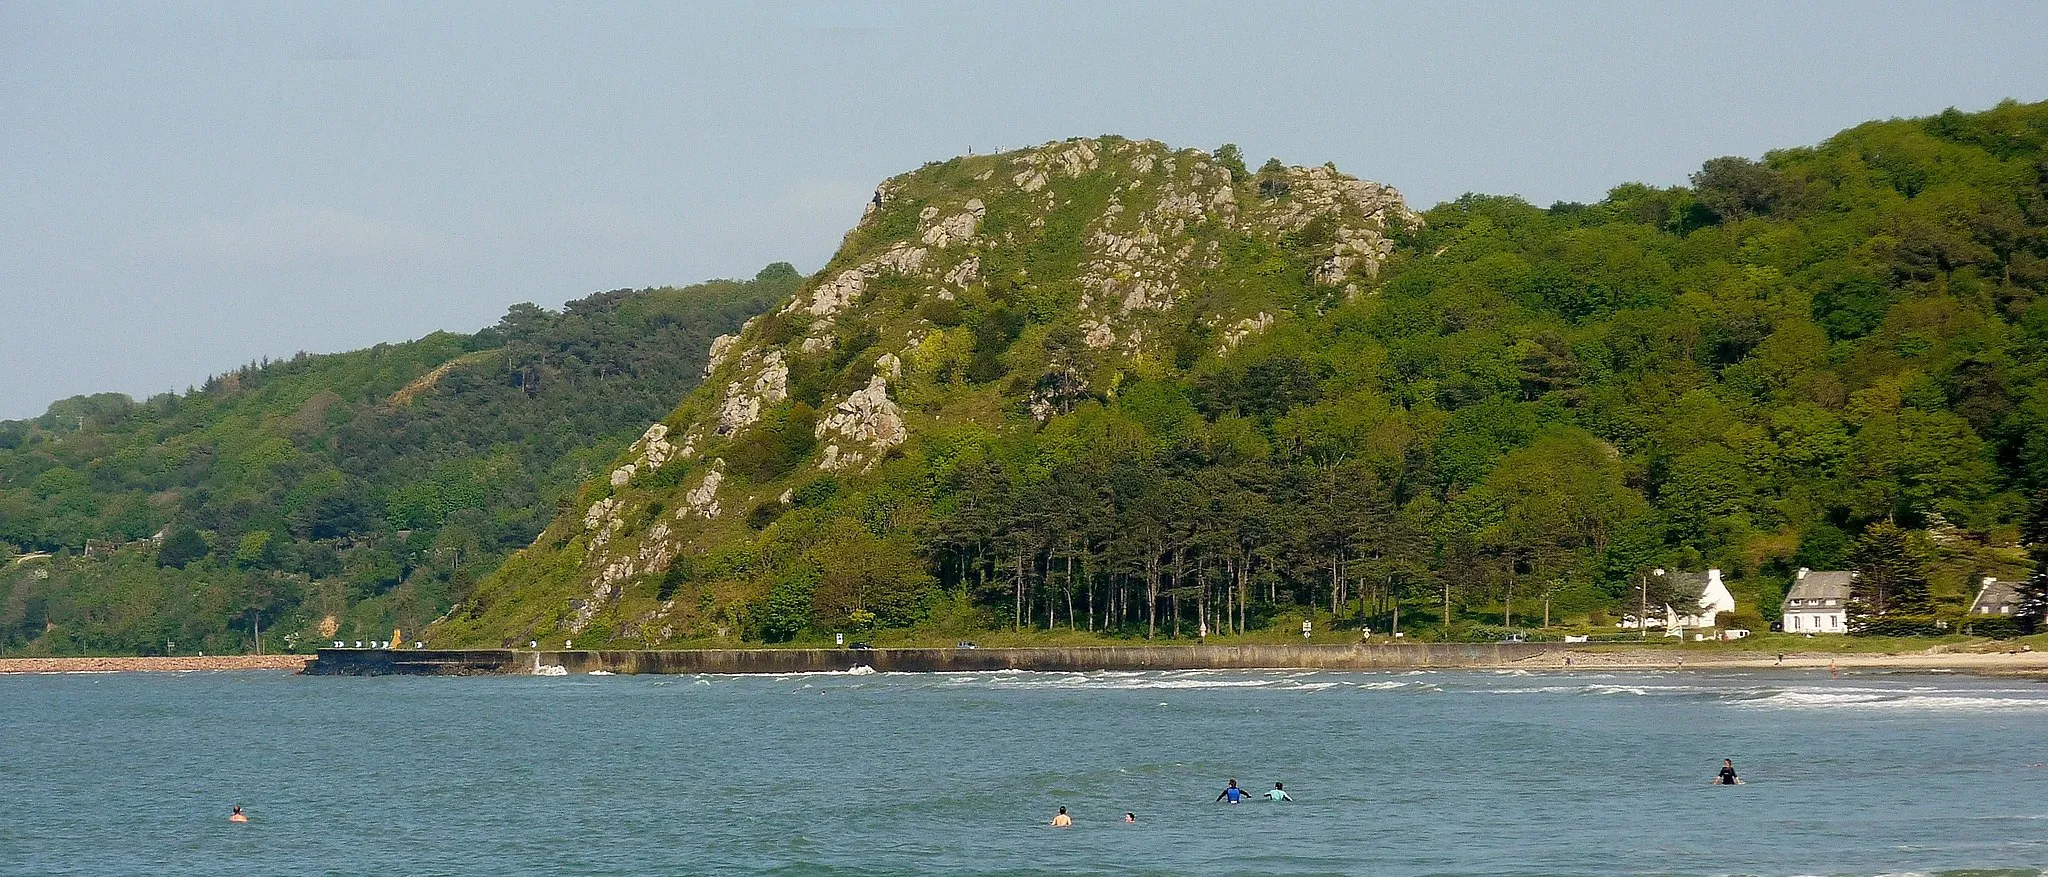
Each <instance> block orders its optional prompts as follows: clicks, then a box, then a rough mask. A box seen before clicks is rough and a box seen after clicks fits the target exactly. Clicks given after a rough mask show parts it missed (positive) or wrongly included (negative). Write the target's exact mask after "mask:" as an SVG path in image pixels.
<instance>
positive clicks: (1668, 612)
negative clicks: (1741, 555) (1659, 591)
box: [1656, 569, 1735, 630]
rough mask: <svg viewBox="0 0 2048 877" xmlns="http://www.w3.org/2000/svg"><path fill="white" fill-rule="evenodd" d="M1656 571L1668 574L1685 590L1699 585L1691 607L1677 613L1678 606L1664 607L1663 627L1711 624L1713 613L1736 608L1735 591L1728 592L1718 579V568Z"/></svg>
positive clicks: (1678, 627)
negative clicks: (1700, 571) (1698, 596)
mask: <svg viewBox="0 0 2048 877" xmlns="http://www.w3.org/2000/svg"><path fill="white" fill-rule="evenodd" d="M1656 574H1657V575H1660V576H1664V575H1668V576H1669V577H1670V580H1671V581H1672V582H1674V583H1676V584H1677V585H1678V586H1679V587H1680V588H1682V589H1683V590H1685V591H1691V590H1692V589H1693V588H1695V587H1697V588H1699V592H1700V599H1699V602H1698V603H1697V604H1696V605H1694V606H1693V607H1691V608H1689V609H1687V610H1686V612H1685V614H1683V615H1681V614H1679V611H1678V610H1677V609H1674V608H1672V607H1670V606H1666V607H1664V627H1665V629H1666V630H1681V629H1683V628H1687V627H1713V626H1714V618H1715V616H1718V615H1720V614H1721V613H1723V612H1733V611H1735V595H1734V594H1730V593H1728V586H1727V585H1724V584H1722V583H1721V571H1720V570H1718V569H1710V570H1707V571H1706V572H1704V573H1697V572H1674V573H1666V572H1665V571H1663V570H1661V569H1660V570H1657V572H1656Z"/></svg>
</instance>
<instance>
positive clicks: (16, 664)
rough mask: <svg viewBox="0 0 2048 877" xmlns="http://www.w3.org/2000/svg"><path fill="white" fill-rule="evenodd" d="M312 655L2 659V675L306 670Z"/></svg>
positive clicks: (0, 667)
mask: <svg viewBox="0 0 2048 877" xmlns="http://www.w3.org/2000/svg"><path fill="white" fill-rule="evenodd" d="M312 659H313V656H311V655H213V656H208V657H204V658H201V657H197V656H194V657H174V658H0V673H134V672H153V673H181V672H187V671H191V670H290V671H293V672H297V671H298V670H301V669H304V668H305V666H306V662H307V661H310V660H312Z"/></svg>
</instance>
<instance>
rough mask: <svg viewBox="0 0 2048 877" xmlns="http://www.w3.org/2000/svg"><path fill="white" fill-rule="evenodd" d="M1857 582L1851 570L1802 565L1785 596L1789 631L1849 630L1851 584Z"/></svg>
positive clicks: (1786, 626) (1843, 631)
mask: <svg viewBox="0 0 2048 877" xmlns="http://www.w3.org/2000/svg"><path fill="white" fill-rule="evenodd" d="M1855 581H1856V574H1855V573H1853V572H1850V571H1848V570H1811V569H1807V568H1805V567H1800V568H1799V575H1798V576H1796V577H1794V578H1793V580H1792V590H1791V592H1789V593H1787V594H1786V595H1785V632H1786V633H1848V632H1849V585H1850V584H1852V583H1853V582H1855Z"/></svg>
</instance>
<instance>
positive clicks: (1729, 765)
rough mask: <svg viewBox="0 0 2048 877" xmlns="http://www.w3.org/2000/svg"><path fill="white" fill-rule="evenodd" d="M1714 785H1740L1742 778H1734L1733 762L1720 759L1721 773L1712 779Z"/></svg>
mask: <svg viewBox="0 0 2048 877" xmlns="http://www.w3.org/2000/svg"><path fill="white" fill-rule="evenodd" d="M1714 785H1717V786H1739V785H1742V778H1741V777H1739V776H1736V775H1735V762H1733V761H1731V760H1729V759H1726V758H1723V759H1721V772H1720V773H1719V774H1717V775H1715V777H1714Z"/></svg>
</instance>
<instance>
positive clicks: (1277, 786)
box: [1273, 783, 1286, 789]
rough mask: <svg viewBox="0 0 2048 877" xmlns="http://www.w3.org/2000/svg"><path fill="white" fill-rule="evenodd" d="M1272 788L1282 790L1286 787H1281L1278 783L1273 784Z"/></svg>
mask: <svg viewBox="0 0 2048 877" xmlns="http://www.w3.org/2000/svg"><path fill="white" fill-rule="evenodd" d="M1273 788H1276V789H1284V788H1286V786H1282V785H1280V784H1279V783H1274V784H1273Z"/></svg>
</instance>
